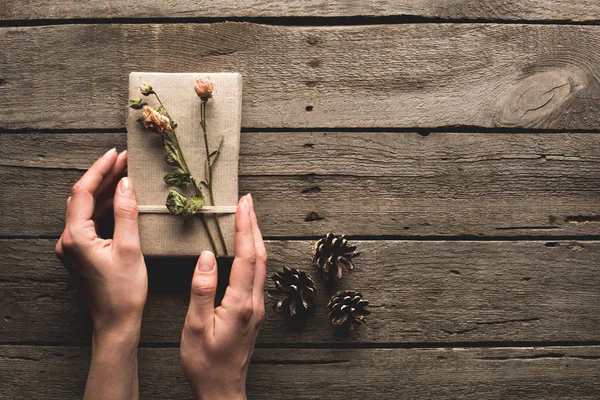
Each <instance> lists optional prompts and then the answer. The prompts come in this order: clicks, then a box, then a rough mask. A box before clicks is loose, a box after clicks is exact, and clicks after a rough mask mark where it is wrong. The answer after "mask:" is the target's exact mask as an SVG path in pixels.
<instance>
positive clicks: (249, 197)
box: [246, 193, 254, 210]
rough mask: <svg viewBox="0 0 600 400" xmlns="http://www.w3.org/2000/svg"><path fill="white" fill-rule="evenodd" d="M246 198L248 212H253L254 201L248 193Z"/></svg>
mask: <svg viewBox="0 0 600 400" xmlns="http://www.w3.org/2000/svg"><path fill="white" fill-rule="evenodd" d="M246 198H247V199H248V206H249V208H250V210H254V199H253V198H252V195H251V194H250V193H248V194H247V195H246Z"/></svg>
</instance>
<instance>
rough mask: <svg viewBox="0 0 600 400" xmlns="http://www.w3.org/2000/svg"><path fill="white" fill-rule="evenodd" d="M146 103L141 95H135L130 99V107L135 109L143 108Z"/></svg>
mask: <svg viewBox="0 0 600 400" xmlns="http://www.w3.org/2000/svg"><path fill="white" fill-rule="evenodd" d="M145 105H146V102H145V101H144V100H142V99H141V98H139V97H134V98H133V99H130V100H129V107H131V108H133V109H134V110H141V109H142V107H143V106H145Z"/></svg>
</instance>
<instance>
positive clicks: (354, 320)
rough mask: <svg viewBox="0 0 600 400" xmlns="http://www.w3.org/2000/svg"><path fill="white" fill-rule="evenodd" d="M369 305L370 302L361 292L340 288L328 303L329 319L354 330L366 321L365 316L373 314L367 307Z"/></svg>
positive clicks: (342, 326)
mask: <svg viewBox="0 0 600 400" xmlns="http://www.w3.org/2000/svg"><path fill="white" fill-rule="evenodd" d="M368 305H369V302H368V301H367V300H365V299H363V297H362V294H360V293H359V292H355V291H352V290H340V291H339V292H337V293H336V294H334V295H333V297H332V298H331V300H329V304H327V308H328V309H329V319H330V320H331V323H332V324H334V325H336V326H339V327H341V328H344V329H347V330H350V331H353V330H355V329H356V328H358V327H359V326H360V324H361V323H363V322H366V320H365V317H366V316H367V315H369V314H371V312H370V311H369V310H367V309H366V307H367V306H368Z"/></svg>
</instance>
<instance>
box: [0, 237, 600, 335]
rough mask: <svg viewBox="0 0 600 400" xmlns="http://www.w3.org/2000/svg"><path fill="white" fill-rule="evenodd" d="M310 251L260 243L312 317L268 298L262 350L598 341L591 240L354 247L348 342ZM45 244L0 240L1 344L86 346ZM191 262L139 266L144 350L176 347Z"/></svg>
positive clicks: (599, 272) (596, 255)
mask: <svg viewBox="0 0 600 400" xmlns="http://www.w3.org/2000/svg"><path fill="white" fill-rule="evenodd" d="M312 243H313V242H311V241H268V242H267V251H268V253H269V257H270V258H269V267H268V268H269V270H268V272H269V275H271V274H272V273H274V272H275V271H277V270H279V269H281V268H282V267H283V266H287V267H295V268H300V269H303V270H305V271H308V272H310V273H312V275H313V276H314V277H315V281H316V282H317V289H318V295H317V310H316V312H315V314H314V315H313V316H311V317H310V318H309V319H308V320H307V321H304V322H302V323H297V324H291V323H290V322H289V321H287V320H286V318H285V317H284V316H283V315H282V314H278V313H277V312H276V311H275V309H274V308H273V304H272V302H270V301H269V300H267V307H266V308H267V312H266V317H265V322H264V324H263V327H262V330H261V333H260V335H259V339H258V341H259V343H271V344H298V343H379V344H382V343H409V342H410V343H423V342H427V343H430V342H439V343H440V344H442V343H457V342H482V341H492V342H499V341H512V342H548V341H599V340H600V315H599V314H598V312H597V304H599V303H600V291H598V287H599V285H600V263H599V262H598V261H599V260H600V242H594V241H581V242H574V241H560V242H543V241H517V242H495V241H489V242H488V241H480V242H462V241H461V242H447V241H440V242H436V241H427V242H420V241H358V242H357V244H358V247H359V250H360V251H361V252H362V254H361V255H360V257H359V258H357V259H356V269H355V270H354V271H352V273H350V274H347V275H346V276H345V277H344V278H343V280H342V283H341V286H340V287H341V288H348V289H356V290H359V291H361V292H362V293H363V295H364V296H365V298H366V299H367V300H369V301H370V302H371V311H372V315H371V316H370V318H369V321H368V323H367V324H366V325H364V326H362V327H361V328H360V329H359V330H358V331H356V332H354V333H353V334H352V335H351V336H350V337H348V338H346V337H343V336H339V335H336V334H335V330H334V328H333V326H332V325H330V324H329V321H328V320H327V316H326V303H327V301H328V299H329V297H330V296H331V295H332V294H333V292H334V289H332V288H327V287H325V286H324V285H323V281H322V279H320V278H318V277H317V275H316V273H315V272H314V271H313V267H312V266H311V263H310V250H311V246H312ZM53 247H54V240H44V239H35V240H34V239H30V240H2V241H0V268H1V271H2V279H1V280H0V293H1V295H0V297H1V298H2V299H3V300H2V309H1V311H0V313H1V314H0V342H3V343H9V342H12V343H23V342H36V343H66V342H75V343H86V342H89V339H90V323H89V318H88V317H87V315H86V312H85V307H84V305H83V303H82V300H81V299H80V297H79V294H78V292H77V290H75V289H74V288H73V286H72V285H71V284H70V280H69V277H68V274H67V272H66V271H65V270H64V269H63V268H62V266H61V265H60V264H59V263H58V261H57V260H56V259H55V257H54V254H53V253H52V250H53ZM199 251H200V249H199ZM194 264H195V260H193V259H184V260H175V259H167V260H163V261H157V260H153V261H150V262H149V263H148V266H149V276H150V294H149V298H148V303H147V305H146V310H145V315H144V323H143V329H142V342H146V343H150V342H158V343H177V342H178V341H179V338H180V334H181V328H182V326H183V321H184V318H185V314H186V311H187V305H188V301H189V295H188V293H189V284H190V279H191V275H192V271H193V267H194ZM223 268H224V267H222V270H223V271H226V270H225V269H223ZM225 276H226V275H225ZM225 279H226V278H225ZM267 286H268V287H271V286H272V283H271V282H270V281H269V282H268V285H267Z"/></svg>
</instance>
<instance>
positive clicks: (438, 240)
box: [0, 0, 600, 399]
mask: <svg viewBox="0 0 600 400" xmlns="http://www.w3.org/2000/svg"><path fill="white" fill-rule="evenodd" d="M400 3H402V4H400ZM0 20H1V21H0V24H1V25H2V27H0V129H1V135H0V155H1V157H0V160H1V165H0V179H1V180H2V186H1V199H2V207H1V208H0V209H1V211H0V212H1V214H0V235H1V236H2V239H1V247H0V256H1V257H0V293H1V297H0V398H3V399H34V398H35V399H71V398H79V397H80V396H81V394H82V391H83V387H84V384H85V378H86V373H87V366H88V363H89V356H90V349H89V343H90V332H91V327H90V321H89V316H88V315H87V312H86V310H85V306H84V304H83V302H82V300H81V298H80V295H79V293H78V291H77V289H76V288H75V287H74V286H73V285H72V283H71V282H70V280H69V277H68V274H67V272H66V271H65V270H64V269H63V268H62V267H61V265H60V264H59V263H58V262H57V260H56V259H55V256H54V254H53V246H54V243H55V241H56V239H57V237H58V235H59V234H60V232H61V229H62V226H63V213H64V202H65V198H66V197H67V195H68V193H69V189H70V186H71V185H72V184H73V183H74V182H75V181H76V180H77V179H78V177H79V176H80V175H81V174H82V173H83V171H84V170H86V169H87V167H88V166H89V165H90V163H91V162H92V161H93V160H94V159H96V158H97V157H98V156H99V155H101V154H102V153H103V152H104V151H105V150H107V149H108V148H110V147H113V146H116V147H117V148H119V149H123V148H124V147H125V136H126V133H125V129H124V126H125V125H124V122H125V112H124V110H125V108H124V107H125V105H126V103H127V97H126V93H127V74H128V73H129V72H130V71H132V70H147V71H164V72H194V71H214V72H219V71H239V72H241V73H242V74H243V77H244V106H243V124H242V125H243V133H242V145H241V158H240V194H244V193H247V192H251V193H253V195H254V198H255V203H256V208H257V213H258V214H259V220H260V223H261V225H262V228H263V232H264V234H265V236H266V238H267V239H268V244H267V246H268V252H269V256H270V258H269V260H270V261H269V272H270V273H273V272H275V271H277V270H279V269H281V268H282V267H284V266H287V267H296V268H301V269H304V270H306V271H310V272H312V273H313V275H315V277H316V274H315V273H314V272H313V269H312V267H311V264H310V249H311V245H312V243H313V241H314V240H315V239H316V238H318V237H319V236H321V235H323V234H325V233H326V232H329V231H333V232H335V233H344V234H346V235H349V237H350V238H351V239H352V241H353V242H354V243H356V244H357V245H358V247H359V250H360V251H361V252H362V255H361V256H360V257H359V258H358V259H357V260H356V269H355V271H353V272H352V273H351V274H349V275H348V276H346V277H344V279H343V281H342V287H343V288H348V289H357V290H360V291H362V292H363V294H364V295H365V297H366V298H367V299H368V300H370V301H371V310H372V316H371V317H370V319H369V321H368V323H367V324H366V325H365V326H363V327H361V328H360V330H358V331H357V332H355V333H353V334H352V335H350V336H349V337H347V338H345V337H340V336H336V335H335V334H334V330H333V327H332V326H331V325H330V324H329V323H328V321H327V316H326V307H325V305H326V302H327V299H328V298H329V296H330V295H331V290H329V289H327V288H326V287H324V286H323V284H322V280H320V279H316V281H317V284H318V290H319V293H318V297H317V298H318V300H317V301H318V309H317V311H316V313H315V314H314V316H313V317H311V318H310V319H309V320H308V321H306V322H305V323H304V324H300V325H298V326H294V325H292V324H290V323H288V321H286V319H285V318H284V317H283V316H282V315H280V314H277V313H276V312H275V310H274V309H273V308H272V306H271V304H268V307H267V315H266V318H265V323H264V327H263V329H262V331H261V334H260V337H259V339H258V344H257V349H256V352H255V356H254V358H253V363H252V365H251V367H250V376H249V379H248V388H249V397H250V398H251V399H297V398H302V399H309V398H310V399H408V398H423V399H430V398H465V399H497V398H514V399H522V398H539V399H565V398H573V399H583V398H589V399H592V398H596V399H597V398H599V397H600V394H599V393H600V312H599V304H600V241H599V240H600V213H599V208H600V129H599V128H600V47H599V43H600V26H598V25H597V21H598V20H600V3H599V2H597V1H595V0H574V1H572V0H521V1H516V0H497V1H490V0H470V1H466V0H452V1H451V0H446V1H445V0H437V1H434V0H430V1H426V0H414V1H407V2H395V1H389V0H388V1H372V0H364V1H361V2H358V1H356V2H355V1H343V0H329V1H319V0H304V1H300V0H289V1H264V0H259V1H254V2H250V1H233V0H226V1H222V2H210V1H205V0H199V1H196V2H193V1H190V0H179V1H175V2H169V5H168V6H167V3H166V2H164V3H163V2H160V1H151V0H140V1H133V2H132V1H129V2H127V1H123V0H111V1H99V0H90V1H87V2H80V1H76V0H48V1H44V2H41V1H29V2H22V1H20V0H4V1H3V2H2V4H0ZM225 20H232V21H235V22H224V21H225ZM199 250H200V249H199ZM193 263H194V260H163V261H149V262H148V269H149V276H150V294H149V298H148V303H147V307H146V314H145V317H144V318H145V319H144V325H143V334H142V343H141V349H140V387H141V397H142V398H144V399H150V398H155V399H181V398H189V397H190V392H189V389H188V386H187V384H186V382H185V380H184V378H183V376H182V372H181V368H180V366H179V358H178V351H179V350H178V345H179V337H180V331H181V328H182V323H183V320H184V317H185V313H186V309H187V303H188V291H189V284H190V277H191V272H192V268H193V267H192V265H193Z"/></svg>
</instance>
